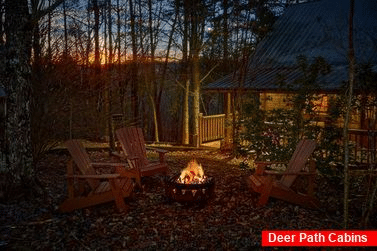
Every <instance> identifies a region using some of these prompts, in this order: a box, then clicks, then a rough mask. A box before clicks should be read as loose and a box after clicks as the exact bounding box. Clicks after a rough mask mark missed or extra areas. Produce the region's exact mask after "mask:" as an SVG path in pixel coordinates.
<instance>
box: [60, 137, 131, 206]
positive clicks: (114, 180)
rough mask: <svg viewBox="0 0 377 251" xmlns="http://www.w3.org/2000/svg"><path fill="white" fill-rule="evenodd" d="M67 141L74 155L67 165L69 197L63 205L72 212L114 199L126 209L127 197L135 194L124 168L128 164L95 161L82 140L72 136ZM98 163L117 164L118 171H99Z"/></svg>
mask: <svg viewBox="0 0 377 251" xmlns="http://www.w3.org/2000/svg"><path fill="white" fill-rule="evenodd" d="M65 145H66V146H67V149H68V151H69V152H70V154H71V157H72V159H71V160H70V161H69V162H68V165H67V190H68V198H67V199H66V200H65V201H64V202H63V203H62V204H61V205H60V207H59V209H60V210H61V211H62V212H70V211H73V210H75V209H79V208H85V207H89V206H93V205H97V204H101V203H105V202H109V201H112V200H114V201H115V204H116V207H117V209H118V211H121V212H124V211H126V210H127V206H126V204H125V202H124V198H125V197H128V196H130V195H131V193H132V191H133V188H134V182H133V181H132V180H131V179H130V177H128V176H127V175H128V174H127V173H126V172H125V171H124V168H121V166H124V165H125V164H124V163H93V162H91V160H90V158H89V155H88V153H87V152H86V150H85V148H84V146H83V144H82V143H81V142H80V141H79V140H68V141H67V142H66V143H65ZM73 164H75V165H73ZM74 166H75V167H76V168H75V169H74ZM95 167H113V168H115V170H116V173H108V174H98V173H97V172H96V170H95ZM77 173H79V174H77Z"/></svg>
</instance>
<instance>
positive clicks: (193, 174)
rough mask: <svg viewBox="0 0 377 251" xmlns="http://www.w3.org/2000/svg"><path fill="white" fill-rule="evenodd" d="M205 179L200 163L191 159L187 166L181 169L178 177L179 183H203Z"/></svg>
mask: <svg viewBox="0 0 377 251" xmlns="http://www.w3.org/2000/svg"><path fill="white" fill-rule="evenodd" d="M205 179H206V176H205V175H204V171H203V168H202V165H200V164H198V162H197V161H196V160H195V159H193V160H191V161H190V162H189V163H188V165H187V167H186V168H185V169H183V170H182V172H181V175H180V176H179V178H178V182H179V183H184V184H198V183H203V182H204V180H205Z"/></svg>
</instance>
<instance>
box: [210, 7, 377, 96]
mask: <svg viewBox="0 0 377 251" xmlns="http://www.w3.org/2000/svg"><path fill="white" fill-rule="evenodd" d="M348 17H349V1H345V0H322V1H317V2H309V3H303V4H297V5H293V6H291V7H289V8H287V10H286V12H285V13H284V14H283V15H282V16H281V17H280V18H279V19H278V20H277V21H276V23H275V24H274V26H273V30H272V32H270V33H269V34H268V35H267V36H266V37H265V38H264V39H263V40H262V41H261V42H260V43H259V44H258V46H257V47H256V51H255V54H254V56H253V57H252V59H251V61H250V62H249V66H248V71H247V74H246V76H245V81H244V83H243V84H242V85H241V83H240V82H239V81H238V80H237V79H236V78H234V77H233V76H237V75H238V76H237V77H239V74H230V75H228V76H225V77H224V78H222V79H219V80H218V81H215V82H213V83H210V84H208V85H207V86H206V87H205V88H204V89H210V90H211V89H216V90H219V89H222V90H228V89H233V88H235V87H243V88H247V89H253V90H257V91H258V90H259V91H262V90H276V89H279V86H278V85H277V84H276V83H277V76H278V75H283V76H285V80H286V82H288V83H292V82H293V81H294V80H295V79H297V78H298V77H300V76H301V74H302V73H301V72H300V70H298V69H297V57H298V56H299V55H304V56H306V57H307V59H308V60H309V62H312V61H313V60H314V58H316V57H318V56H321V57H323V58H325V60H326V62H327V63H329V64H330V65H331V67H332V71H331V72H330V73H329V74H328V75H325V76H321V77H320V78H319V82H320V83H321V85H322V90H324V91H334V90H339V88H340V87H341V86H342V85H343V83H344V82H345V81H347V79H348V77H347V76H348ZM354 48H355V56H356V63H357V64H363V63H370V64H372V69H374V70H377V1H375V0H358V1H355V14H354Z"/></svg>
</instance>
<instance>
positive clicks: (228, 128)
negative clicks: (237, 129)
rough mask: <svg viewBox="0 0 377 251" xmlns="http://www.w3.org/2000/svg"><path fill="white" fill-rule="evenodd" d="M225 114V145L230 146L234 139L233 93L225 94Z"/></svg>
mask: <svg viewBox="0 0 377 251" xmlns="http://www.w3.org/2000/svg"><path fill="white" fill-rule="evenodd" d="M224 101H225V102H224V112H225V142H224V143H225V144H226V145H229V144H230V143H231V139H232V116H231V113H232V110H231V108H232V93H231V92H226V93H225V94H224Z"/></svg>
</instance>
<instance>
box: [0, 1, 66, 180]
mask: <svg viewBox="0 0 377 251" xmlns="http://www.w3.org/2000/svg"><path fill="white" fill-rule="evenodd" d="M60 3H61V1H60V2H55V3H54V4H53V5H51V6H50V7H48V8H46V9H41V10H40V11H38V13H36V14H35V15H31V13H30V12H29V3H28V1H27V0H5V36H6V39H5V47H4V48H1V50H2V51H1V52H0V54H4V55H5V57H0V61H1V63H0V65H2V66H4V67H2V69H1V70H0V71H1V72H0V74H1V78H0V81H1V85H3V86H4V87H5V90H6V92H7V94H8V100H7V103H8V104H7V114H8V117H7V121H6V147H7V156H6V168H7V170H6V171H7V174H8V176H9V179H8V182H10V184H11V185H12V184H13V185H20V184H21V183H23V184H24V185H25V184H26V185H27V184H29V183H30V181H32V180H33V177H34V169H33V157H32V142H31V102H32V84H31V73H32V72H31V64H30V61H31V49H32V39H33V29H34V27H33V25H34V24H35V23H37V22H36V21H37V20H39V18H40V17H42V16H43V15H45V14H47V13H48V12H49V11H51V9H53V8H55V7H56V6H57V5H58V4H60ZM3 50H4V51H3Z"/></svg>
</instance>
